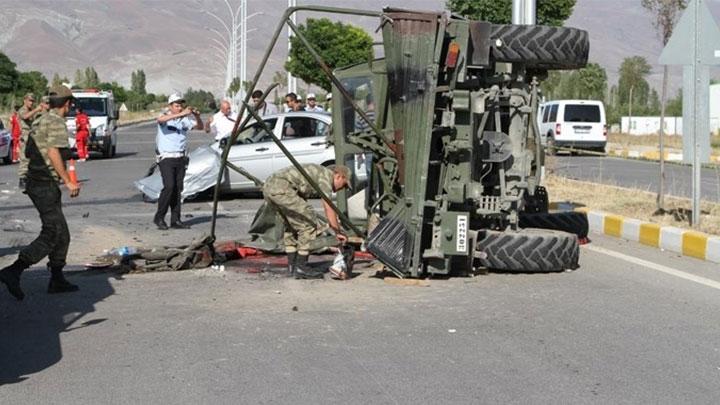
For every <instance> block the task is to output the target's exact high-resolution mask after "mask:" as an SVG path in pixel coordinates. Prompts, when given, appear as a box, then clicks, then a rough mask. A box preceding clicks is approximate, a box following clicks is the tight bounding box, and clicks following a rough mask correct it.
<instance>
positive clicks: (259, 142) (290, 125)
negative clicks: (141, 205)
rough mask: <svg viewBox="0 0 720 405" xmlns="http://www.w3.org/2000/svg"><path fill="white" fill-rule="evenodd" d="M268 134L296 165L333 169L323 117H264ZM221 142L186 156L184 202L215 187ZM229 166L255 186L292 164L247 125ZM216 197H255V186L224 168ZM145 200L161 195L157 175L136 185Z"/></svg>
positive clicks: (253, 125)
mask: <svg viewBox="0 0 720 405" xmlns="http://www.w3.org/2000/svg"><path fill="white" fill-rule="evenodd" d="M263 121H264V122H265V125H267V127H268V128H270V129H271V130H272V131H273V134H275V136H276V137H277V138H278V139H280V140H281V142H282V144H283V145H284V146H285V148H287V149H288V151H289V152H290V153H291V154H292V155H293V157H295V159H296V160H297V161H298V162H299V163H301V164H305V163H317V164H321V165H324V166H330V165H333V164H335V151H334V150H333V148H331V147H329V146H328V137H329V135H330V124H331V117H330V115H328V114H323V113H311V112H292V113H282V114H276V115H269V116H266V117H263ZM225 142H226V140H221V141H219V142H214V143H213V144H211V145H209V146H202V147H200V148H197V149H196V150H194V151H193V152H192V153H190V155H189V157H190V163H189V165H188V168H187V172H186V174H185V184H184V189H183V199H185V198H187V197H190V196H193V195H196V194H197V193H200V192H202V191H205V190H207V189H210V188H212V187H213V186H214V185H215V181H216V179H217V174H218V172H219V170H220V157H221V156H222V153H223V148H224V146H225ZM228 162H230V163H232V164H234V165H235V166H239V167H242V168H243V169H245V170H247V172H248V173H250V174H251V175H253V176H254V177H256V178H257V179H258V180H260V181H263V182H264V181H265V180H266V179H267V178H268V177H270V175H272V174H273V173H275V172H276V171H278V170H280V169H282V168H285V167H288V166H291V165H292V163H291V162H290V160H289V159H288V158H287V156H285V154H284V153H283V152H282V150H280V147H278V145H277V144H276V143H275V142H274V141H273V139H272V137H270V136H269V135H268V134H267V133H266V132H265V131H264V130H263V129H262V127H261V125H260V124H259V123H257V122H254V121H251V122H250V123H249V124H248V126H247V127H246V128H245V129H244V130H243V131H242V132H241V133H240V134H239V135H238V138H237V141H236V142H235V144H234V145H233V146H232V147H231V148H230V152H229V155H228ZM225 173H226V175H225V178H224V181H223V183H222V186H221V191H233V192H244V191H257V190H258V187H257V185H256V184H255V183H254V182H253V181H252V180H250V179H248V178H247V177H245V176H243V175H241V174H240V173H237V172H236V171H235V170H232V169H229V168H227V169H226V170H225ZM135 186H136V187H137V188H138V189H139V190H140V191H141V192H142V193H143V194H144V195H145V198H146V200H156V199H157V198H158V197H159V196H160V191H161V190H162V178H161V177H160V173H159V171H158V170H155V171H154V173H152V174H151V175H149V176H148V177H145V178H144V179H141V180H138V181H136V182H135Z"/></svg>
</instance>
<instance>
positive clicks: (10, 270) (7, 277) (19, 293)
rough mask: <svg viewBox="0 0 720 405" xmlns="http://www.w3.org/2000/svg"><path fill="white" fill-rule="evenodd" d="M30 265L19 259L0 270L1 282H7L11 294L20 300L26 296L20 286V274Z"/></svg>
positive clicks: (6, 285)
mask: <svg viewBox="0 0 720 405" xmlns="http://www.w3.org/2000/svg"><path fill="white" fill-rule="evenodd" d="M28 267H30V265H28V264H27V263H25V262H23V261H22V260H20V259H17V260H15V263H13V264H11V265H9V266H7V267H5V268H4V269H2V270H0V282H2V283H3V284H5V287H7V289H8V292H10V295H12V296H13V297H15V299H17V300H18V301H22V300H23V298H25V293H24V292H23V290H22V289H21V288H20V274H22V272H23V271H24V270H25V269H27V268H28Z"/></svg>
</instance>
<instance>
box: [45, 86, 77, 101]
mask: <svg viewBox="0 0 720 405" xmlns="http://www.w3.org/2000/svg"><path fill="white" fill-rule="evenodd" d="M48 95H49V96H50V97H58V98H68V97H69V98H72V97H73V94H72V90H70V89H69V88H67V87H65V86H63V85H57V86H52V87H50V90H49V91H48Z"/></svg>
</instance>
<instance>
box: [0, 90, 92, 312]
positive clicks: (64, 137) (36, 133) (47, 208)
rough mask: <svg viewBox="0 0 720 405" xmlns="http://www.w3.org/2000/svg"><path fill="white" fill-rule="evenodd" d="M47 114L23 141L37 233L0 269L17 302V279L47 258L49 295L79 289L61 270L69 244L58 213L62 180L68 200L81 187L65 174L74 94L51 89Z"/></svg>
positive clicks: (19, 295) (0, 277) (19, 292)
mask: <svg viewBox="0 0 720 405" xmlns="http://www.w3.org/2000/svg"><path fill="white" fill-rule="evenodd" d="M49 101H50V108H51V110H50V111H49V112H47V113H45V114H43V116H42V117H41V118H40V119H38V120H36V121H35V122H34V123H33V126H32V129H31V131H30V133H29V136H28V138H27V144H26V148H25V156H26V157H27V158H28V168H27V174H26V188H25V190H26V193H27V195H28V196H29V197H30V199H31V200H32V202H33V205H35V208H36V209H37V210H38V213H39V214H40V221H41V222H42V230H41V231H40V235H39V236H38V237H37V238H36V239H35V240H34V241H32V243H30V245H28V246H26V247H25V248H23V249H22V250H21V251H20V254H19V255H18V259H17V260H16V261H15V262H14V263H13V264H11V265H9V266H7V267H5V268H4V269H2V270H0V282H2V283H3V284H5V286H6V287H7V288H8V291H10V294H12V295H13V296H14V297H15V298H17V299H18V300H22V299H23V298H24V296H25V294H24V293H23V291H22V289H21V288H20V275H21V274H22V272H23V271H24V270H25V269H27V268H28V267H30V266H31V265H33V264H35V263H37V262H39V261H40V260H42V259H43V258H44V257H46V256H47V257H48V259H49V260H48V268H49V270H50V284H49V286H48V293H61V292H71V291H77V290H78V287H77V286H76V285H73V284H70V283H69V282H68V281H67V280H66V279H65V277H64V276H63V267H65V259H66V257H67V252H68V247H69V246H70V231H69V230H68V226H67V222H66V221H65V215H64V214H63V212H62V205H61V198H62V193H61V192H60V180H62V181H63V182H64V183H65V187H67V189H68V191H69V192H70V197H77V196H78V194H79V193H80V186H79V185H78V184H76V183H74V182H73V181H72V180H70V176H69V175H68V172H67V171H66V170H65V160H66V159H67V157H68V156H69V152H70V151H69V149H68V146H69V145H68V133H67V127H66V126H65V118H64V116H65V114H67V112H68V110H69V109H70V106H71V103H72V101H73V95H72V92H71V91H70V89H68V88H67V87H65V86H55V87H53V88H51V89H50V100H49Z"/></svg>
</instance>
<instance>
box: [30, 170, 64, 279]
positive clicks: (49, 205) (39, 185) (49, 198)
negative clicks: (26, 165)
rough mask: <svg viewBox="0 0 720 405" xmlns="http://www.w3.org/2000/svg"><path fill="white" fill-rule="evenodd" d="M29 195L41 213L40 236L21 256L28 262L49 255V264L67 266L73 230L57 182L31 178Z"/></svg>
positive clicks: (54, 266) (60, 267)
mask: <svg viewBox="0 0 720 405" xmlns="http://www.w3.org/2000/svg"><path fill="white" fill-rule="evenodd" d="M26 190H27V194H28V196H29V197H30V199H31V200H32V202H33V204H34V205H35V208H36V209H37V210H38V213H39V214H40V221H41V222H42V230H41V231H40V235H39V236H38V237H37V238H36V239H35V240H34V241H32V243H30V245H28V246H26V247H25V248H23V249H22V250H21V251H20V256H19V257H20V259H21V260H22V261H23V262H25V263H27V264H28V265H31V264H35V263H37V262H39V261H40V260H42V259H43V258H44V257H45V256H47V257H48V259H49V260H48V267H50V268H51V269H52V268H59V269H62V267H63V266H65V259H66V258H67V253H68V247H69V246H70V231H69V230H68V225H67V221H65V215H64V214H63V212H62V202H61V201H62V193H61V192H60V188H59V186H58V184H57V182H55V181H39V180H32V179H28V180H27V184H26Z"/></svg>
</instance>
